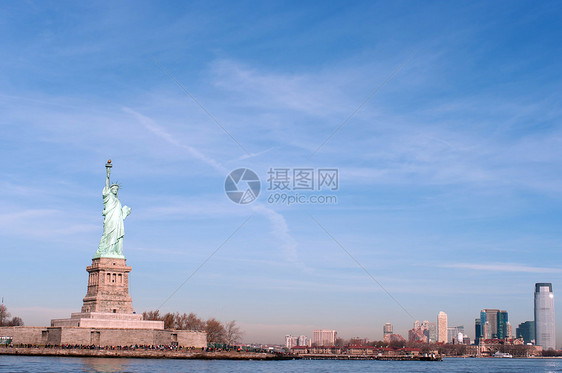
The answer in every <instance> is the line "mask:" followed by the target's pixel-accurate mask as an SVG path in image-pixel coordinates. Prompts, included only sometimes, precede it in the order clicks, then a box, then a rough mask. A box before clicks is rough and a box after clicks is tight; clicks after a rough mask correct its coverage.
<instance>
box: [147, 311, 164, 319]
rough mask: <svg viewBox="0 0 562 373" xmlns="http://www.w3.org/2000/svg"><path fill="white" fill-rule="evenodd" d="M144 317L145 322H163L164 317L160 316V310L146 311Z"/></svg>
mask: <svg viewBox="0 0 562 373" xmlns="http://www.w3.org/2000/svg"><path fill="white" fill-rule="evenodd" d="M142 317H143V319H145V320H159V321H161V320H162V317H161V316H160V310H156V311H144V312H143V313H142Z"/></svg>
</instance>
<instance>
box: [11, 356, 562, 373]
mask: <svg viewBox="0 0 562 373" xmlns="http://www.w3.org/2000/svg"><path fill="white" fill-rule="evenodd" d="M561 370H562V360H557V359H459V358H446V359H444V360H443V361H440V362H423V361H421V362H420V361H416V362H409V361H373V360H369V361H337V360H336V361H334V360H289V361H231V360H228V361H227V360H168V359H122V358H114V359H109V358H67V357H35V356H0V372H22V373H23V372H30V373H35V372H37V373H38V372H53V373H54V372H62V373H64V372H77V371H78V372H100V373H101V372H103V373H121V372H141V373H142V372H185V373H191V372H213V373H214V372H219V373H221V372H236V373H246V372H248V373H283V372H295V371H303V372H310V373H328V372H330V373H331V372H343V373H347V372H349V373H355V372H388V371H391V372H392V371H394V372H452V371H459V372H557V371H561Z"/></svg>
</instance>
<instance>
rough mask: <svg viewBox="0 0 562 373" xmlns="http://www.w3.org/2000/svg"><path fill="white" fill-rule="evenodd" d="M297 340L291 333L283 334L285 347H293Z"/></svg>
mask: <svg viewBox="0 0 562 373" xmlns="http://www.w3.org/2000/svg"><path fill="white" fill-rule="evenodd" d="M298 340H299V339H298V338H297V337H293V336H292V335H289V334H287V335H286V336H285V347H287V348H293V347H294V346H297V345H298Z"/></svg>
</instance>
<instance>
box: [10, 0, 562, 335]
mask: <svg viewBox="0 0 562 373" xmlns="http://www.w3.org/2000/svg"><path fill="white" fill-rule="evenodd" d="M559 9H560V5H559V4H558V3H556V2H549V1H546V2H540V3H537V4H532V3H528V2H517V1H516V2H512V3H510V4H509V6H507V5H506V4H504V3H489V2H463V3H444V2H437V1H428V2H423V3H407V2H404V3H401V2H398V3H394V2H393V3H385V2H369V1H359V2H354V3H350V4H346V3H341V2H332V1H326V2H324V3H323V6H322V7H319V6H317V4H314V3H302V2H296V1H289V2H284V3H259V2H249V3H222V4H212V3H208V2H203V1H201V2H199V1H194V2H188V3H184V2H179V1H172V2H169V3H167V5H164V4H160V3H158V2H151V1H147V2H142V3H139V2H134V1H123V2H118V3H91V2H90V3H76V2H64V1H63V2H57V3H42V2H33V1H31V2H11V3H6V4H4V6H3V13H2V16H1V17H2V22H0V31H1V32H2V35H3V36H4V37H3V38H2V40H1V41H0V45H1V46H2V50H3V51H4V54H3V55H4V58H3V59H2V60H1V61H0V66H1V67H2V70H3V72H4V74H2V77H1V78H0V106H1V108H2V120H0V126H1V130H2V131H1V133H2V140H3V142H2V143H3V146H2V147H1V149H0V156H2V159H3V160H4V162H3V167H2V170H1V171H0V184H1V185H2V187H3V188H2V194H1V195H0V203H1V204H2V206H3V209H2V212H1V213H0V246H1V247H2V260H1V261H0V273H1V274H2V276H3V278H7V279H13V281H10V282H9V284H8V283H4V282H3V285H4V286H2V287H1V288H0V296H2V297H4V302H5V304H6V306H7V307H8V309H9V310H10V312H11V313H12V315H13V316H19V317H21V318H22V319H23V320H24V322H25V323H26V325H47V324H48V323H49V321H50V320H51V319H57V318H64V317H67V316H68V315H69V314H70V313H72V312H77V311H79V310H80V307H81V302H80V300H81V299H82V298H83V297H84V294H85V291H86V284H85V281H84V279H85V276H87V273H86V272H85V271H84V268H85V266H86V265H88V264H89V263H90V261H91V259H92V256H93V255H94V254H95V252H96V248H97V247H98V244H99V242H100V237H101V235H102V233H103V227H102V222H103V221H102V215H101V214H102V208H103V204H102V189H103V186H104V177H105V175H104V173H105V169H104V165H105V163H106V162H107V160H108V159H109V158H110V159H112V161H113V171H112V172H113V174H112V175H115V176H116V179H118V181H120V183H121V185H122V189H120V190H119V198H120V199H121V201H122V202H123V204H124V205H127V206H130V207H131V208H132V213H131V215H130V216H129V217H128V218H127V221H126V223H125V231H126V233H125V238H124V242H123V253H124V255H125V256H126V257H127V263H128V265H130V266H132V268H133V270H132V272H131V273H130V278H129V284H130V295H131V297H132V298H133V300H134V301H133V308H134V311H135V312H137V313H142V312H143V311H148V310H155V309H160V311H161V312H162V313H167V312H181V313H184V312H186V313H190V312H193V313H195V314H197V315H200V317H202V318H204V319H209V318H213V317H214V318H216V319H218V320H224V321H227V320H236V321H237V323H238V325H239V326H240V327H241V328H242V329H243V330H244V331H245V336H244V341H248V342H262V343H278V344H281V343H282V342H283V340H282V339H283V336H284V335H287V334H289V333H290V334H291V335H295V336H300V335H309V334H310V332H311V331H312V330H320V329H323V328H326V329H330V330H332V329H333V330H337V331H338V336H341V337H345V338H351V337H355V336H360V337H362V336H364V337H368V338H370V339H382V338H383V330H382V328H381V325H383V324H384V323H386V322H390V323H392V325H393V332H394V333H397V334H401V335H402V336H406V337H407V335H408V330H410V329H411V328H412V324H413V322H415V320H420V321H423V320H429V321H430V322H436V321H437V320H436V315H437V313H438V312H439V311H440V310H443V311H445V312H446V313H447V315H448V324H449V325H450V326H460V325H464V327H465V332H466V333H467V334H468V336H469V337H470V338H471V339H472V338H473V337H474V336H473V333H474V327H473V325H474V322H475V318H477V317H478V312H479V311H480V310H482V309H485V308H488V307H489V308H492V309H499V310H507V311H508V312H509V322H511V324H512V328H515V327H516V325H519V324H520V323H522V322H525V321H529V320H533V319H534V309H533V290H532V289H533V284H535V283H542V282H544V283H551V284H552V286H553V288H554V289H555V291H556V289H559V288H562V287H561V285H562V270H561V269H560V268H558V266H556V263H558V262H559V261H560V259H562V251H561V250H560V248H561V245H562V237H561V233H560V222H561V219H562V200H561V196H560V192H559V191H560V186H561V185H562V176H561V175H562V172H561V167H562V151H561V150H560V149H562V147H561V146H560V145H561V142H562V126H561V123H560V120H559V117H560V105H559V102H560V95H561V92H562V90H560V86H561V85H562V78H561V77H560V74H559V63H558V61H559V60H560V54H561V50H560V43H559V40H560V39H561V36H562V35H561V33H562V30H560V28H559V27H558V25H559V24H560V14H561V13H560V12H559V11H558V10H559ZM523 36H524V37H523ZM242 168H247V169H250V170H252V171H253V172H255V174H256V176H257V177H258V178H259V179H260V181H261V189H260V191H259V195H258V196H257V198H256V200H255V201H252V202H251V203H247V204H242V203H236V202H233V200H232V199H231V197H232V191H230V190H229V191H228V192H229V194H227V191H226V190H225V186H226V184H227V180H230V179H227V177H228V175H229V174H230V173H231V172H232V171H234V170H239V169H242ZM272 170H277V171H279V170H290V173H289V174H291V175H297V174H298V173H299V172H301V171H303V170H309V171H310V172H314V175H315V177H318V176H319V174H320V171H321V170H331V172H332V174H331V177H335V176H336V175H337V180H338V183H339V184H338V185H337V188H335V189H334V190H332V189H330V190H324V191H318V188H319V179H318V178H311V179H310V180H311V181H314V185H311V187H313V190H312V191H310V190H306V189H304V190H303V189H298V188H304V187H305V186H303V185H300V184H298V183H295V182H294V181H295V180H294V178H293V180H292V181H293V184H291V187H292V188H296V189H295V190H290V193H292V194H291V195H292V196H296V194H299V196H305V197H306V198H308V197H309V196H312V195H316V194H320V195H321V196H323V197H337V198H336V199H335V201H336V202H335V203H317V204H306V203H303V204H298V203H295V204H293V205H287V204H286V203H285V204H283V203H278V202H280V200H277V201H275V198H273V199H271V198H269V197H274V195H273V193H272V191H271V190H268V188H269V187H270V185H269V182H268V179H269V178H270V176H271V172H272ZM334 170H335V171H337V172H334ZM324 175H325V174H324ZM321 180H322V179H320V181H321ZM330 180H336V179H330ZM254 182H255V181H254ZM252 192H253V193H254V196H255V192H256V191H255V190H252ZM249 196H250V197H251V196H252V194H249ZM246 197H248V196H246ZM247 201H249V199H244V202H247ZM307 201H308V200H307ZM331 201H332V202H333V201H334V200H331ZM61 284H62V285H63V286H64V288H63V289H61V291H57V292H53V291H52V289H60V286H61ZM554 302H555V303H556V302H557V300H556V298H555V299H554ZM556 317H557V318H559V317H561V316H560V315H557V316H556ZM555 321H556V322H555V324H556V325H557V328H558V329H557V341H562V322H561V321H560V320H555ZM307 333H308V334H307ZM310 337H312V336H310Z"/></svg>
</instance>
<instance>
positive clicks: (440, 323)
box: [437, 311, 447, 343]
mask: <svg viewBox="0 0 562 373" xmlns="http://www.w3.org/2000/svg"><path fill="white" fill-rule="evenodd" d="M437 342H440V343H447V314H446V313H445V312H443V311H441V312H439V314H438V315H437Z"/></svg>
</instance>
